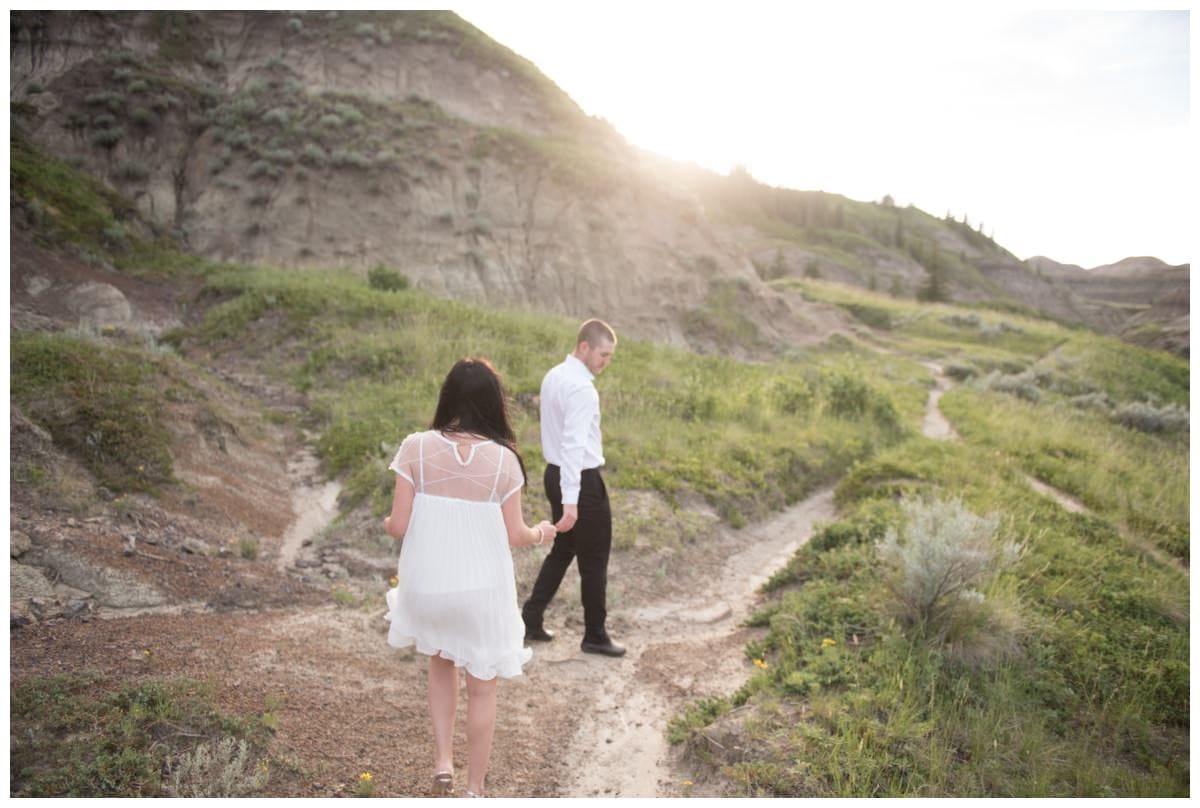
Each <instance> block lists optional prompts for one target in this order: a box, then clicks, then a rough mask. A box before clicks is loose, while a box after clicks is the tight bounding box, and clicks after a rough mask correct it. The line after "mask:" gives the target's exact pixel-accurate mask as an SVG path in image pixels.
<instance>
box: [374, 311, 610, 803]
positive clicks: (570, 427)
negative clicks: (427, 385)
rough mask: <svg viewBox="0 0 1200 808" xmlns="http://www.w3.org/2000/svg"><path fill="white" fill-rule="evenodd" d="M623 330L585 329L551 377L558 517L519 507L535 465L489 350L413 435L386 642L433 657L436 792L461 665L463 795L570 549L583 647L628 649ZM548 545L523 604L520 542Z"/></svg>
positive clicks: (475, 784)
mask: <svg viewBox="0 0 1200 808" xmlns="http://www.w3.org/2000/svg"><path fill="white" fill-rule="evenodd" d="M616 344H617V337H616V334H615V333H614V332H613V330H612V328H611V327H610V326H609V325H608V324H606V323H604V322H603V321H601V320H588V321H587V322H585V323H584V324H583V325H582V326H580V329H579V333H578V336H577V337H576V342H575V350H574V352H572V353H571V354H569V355H568V356H567V358H566V359H565V360H564V361H563V362H562V363H561V364H559V365H556V366H555V367H553V368H551V369H550V370H549V371H548V372H547V373H546V376H545V378H544V379H543V380H542V387H541V404H540V416H541V441H542V453H543V455H544V456H545V458H546V464H547V465H546V469H545V472H544V474H543V482H544V485H545V490H546V497H547V498H548V499H549V500H550V509H551V514H552V515H553V518H554V520H555V521H554V522H550V521H547V520H543V521H541V522H539V523H538V524H537V525H534V526H533V527H530V526H528V525H526V524H525V520H524V516H523V514H522V510H521V489H522V488H523V487H524V485H525V482H526V474H525V465H524V462H523V461H522V459H521V456H520V454H519V452H518V450H517V445H516V438H515V435H514V433H513V430H512V426H511V424H510V423H509V418H508V412H507V406H506V397H505V394H504V390H503V387H502V385H501V382H500V377H499V375H498V374H497V373H496V370H495V368H493V367H492V365H491V364H490V363H489V362H488V361H487V360H486V359H479V358H474V359H462V360H460V361H459V362H457V363H455V365H454V367H453V368H451V370H450V372H449V374H448V375H447V376H446V380H445V382H444V383H443V385H442V388H441V392H440V394H439V396H438V403H437V410H436V412H435V414H434V417H433V423H432V424H431V427H430V429H429V430H428V431H425V432H416V433H413V434H411V435H409V436H408V437H406V438H405V439H404V441H403V442H402V443H401V444H400V449H399V451H397V453H396V457H395V459H394V460H393V461H392V463H391V465H390V467H389V468H391V470H392V471H394V472H395V473H396V487H395V493H394V495H393V500H392V511H391V514H390V515H388V516H387V518H386V519H385V520H384V529H385V530H386V531H387V532H388V533H389V534H390V535H392V536H394V537H396V538H403V539H404V541H403V544H402V545H401V550H400V562H399V573H398V578H399V584H398V585H397V587H396V588H395V589H393V590H391V591H390V592H388V619H389V620H390V621H391V627H390V629H389V631H388V643H389V644H390V645H392V646H395V647H397V648H405V647H408V646H414V647H415V648H416V650H417V651H418V652H419V653H421V654H426V655H428V656H429V677H428V688H429V707H430V714H431V717H432V720H433V738H434V755H435V761H434V768H435V774H434V778H433V789H434V792H435V793H441V794H447V793H451V792H452V791H453V783H454V774H453V771H454V769H453V736H454V716H455V711H456V708H457V697H458V668H465V669H466V678H467V754H468V758H467V790H466V794H467V796H481V795H482V794H483V781H484V776H485V774H486V771H487V765H488V760H489V758H490V756H491V747H492V736H493V734H494V730H495V725H496V681H497V679H498V678H509V677H514V676H520V675H521V673H522V671H521V666H522V665H524V664H525V663H526V662H528V661H529V659H530V657H531V656H532V654H533V652H532V650H531V649H529V648H526V647H525V640H532V641H540V642H547V641H550V640H551V639H553V636H554V635H553V634H552V633H551V632H549V631H547V630H546V628H545V627H544V626H543V624H542V619H543V618H542V616H543V613H544V612H545V609H546V607H547V606H548V605H549V603H550V601H551V599H552V598H553V597H554V594H555V592H557V591H558V587H559V584H560V583H561V582H562V579H563V575H564V574H565V573H566V571H567V568H568V567H569V566H570V564H571V561H572V560H573V559H577V560H578V565H579V576H580V581H581V589H582V593H581V595H582V601H583V614H584V635H583V641H582V643H581V645H580V648H581V650H582V651H584V652H585V653H592V654H601V655H605V656H614V657H615V656H621V655H622V654H624V653H625V649H624V648H623V647H621V646H620V645H617V644H616V643H614V642H613V641H612V639H611V638H609V636H608V632H607V630H606V628H605V621H606V616H607V613H606V610H605V599H606V598H605V592H606V586H607V578H608V555H609V550H610V548H611V546H612V516H611V511H610V509H609V503H608V493H607V491H606V490H605V487H604V480H603V479H602V478H601V475H600V467H601V466H602V465H603V464H604V454H603V447H602V443H601V434H600V398H599V395H598V394H597V392H596V388H595V386H594V384H593V380H594V379H595V377H596V376H597V375H598V374H599V373H600V372H602V371H603V370H604V368H606V367H607V366H608V364H609V363H610V362H611V361H612V357H613V352H614V351H615V350H616ZM531 545H550V552H549V553H548V554H547V556H546V558H545V560H544V561H543V563H542V568H541V570H540V572H539V573H538V576H537V580H536V581H535V583H534V585H533V589H532V591H531V592H530V595H529V597H528V599H527V600H526V601H525V605H524V607H523V608H522V609H520V610H518V608H517V592H516V582H515V580H514V577H513V564H512V555H511V552H510V549H509V548H510V547H528V546H531Z"/></svg>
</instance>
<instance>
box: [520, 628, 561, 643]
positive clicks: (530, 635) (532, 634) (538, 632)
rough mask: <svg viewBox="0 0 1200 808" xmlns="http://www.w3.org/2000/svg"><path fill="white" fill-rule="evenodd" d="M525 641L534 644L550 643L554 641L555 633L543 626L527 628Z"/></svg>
mask: <svg viewBox="0 0 1200 808" xmlns="http://www.w3.org/2000/svg"><path fill="white" fill-rule="evenodd" d="M525 639H527V640H533V641H534V642H550V641H551V640H553V639H554V632H553V631H546V629H544V628H542V627H541V626H536V627H530V626H526V627H525Z"/></svg>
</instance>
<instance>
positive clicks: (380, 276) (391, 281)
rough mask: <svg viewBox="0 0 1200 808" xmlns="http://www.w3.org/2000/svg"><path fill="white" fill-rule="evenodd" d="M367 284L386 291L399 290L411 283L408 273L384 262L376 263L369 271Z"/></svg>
mask: <svg viewBox="0 0 1200 808" xmlns="http://www.w3.org/2000/svg"><path fill="white" fill-rule="evenodd" d="M367 284H368V285H369V286H370V287H371V288H372V289H379V290H381V291H384V292H399V291H400V290H402V289H407V288H408V287H409V286H410V285H411V283H410V281H409V279H408V276H407V275H405V274H404V273H402V272H399V271H397V270H394V269H389V268H388V267H386V266H384V265H383V264H376V265H375V266H373V267H371V268H370V269H369V270H368V271H367Z"/></svg>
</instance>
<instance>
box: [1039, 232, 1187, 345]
mask: <svg viewBox="0 0 1200 808" xmlns="http://www.w3.org/2000/svg"><path fill="white" fill-rule="evenodd" d="M1027 263H1028V264H1029V265H1030V266H1031V267H1033V269H1034V270H1035V271H1037V272H1040V273H1041V274H1043V275H1044V276H1045V277H1047V278H1050V279H1052V280H1053V281H1054V282H1055V283H1057V284H1060V285H1062V286H1066V287H1067V288H1069V289H1070V290H1071V291H1072V292H1073V293H1074V294H1075V295H1076V296H1077V297H1078V298H1079V299H1080V300H1082V301H1084V303H1085V304H1086V305H1088V306H1090V307H1092V309H1093V311H1094V312H1095V314H1094V315H1093V317H1094V319H1095V320H1096V321H1100V320H1101V319H1102V318H1107V322H1108V323H1109V325H1108V327H1107V328H1105V329H1104V330H1108V331H1110V332H1112V333H1116V334H1120V335H1121V336H1122V337H1125V338H1126V339H1128V340H1130V341H1131V342H1137V343H1139V344H1142V345H1145V346H1147V347H1154V348H1163V349H1166V350H1169V351H1172V352H1174V353H1176V354H1179V355H1180V356H1187V355H1188V340H1189V335H1190V325H1189V318H1190V303H1189V293H1190V287H1191V284H1190V275H1191V268H1190V266H1189V265H1188V264H1180V265H1178V266H1170V265H1168V264H1166V263H1164V262H1163V261H1161V260H1159V259H1157V258H1150V257H1139V258H1126V259H1124V260H1123V261H1118V262H1117V263H1115V264H1105V265H1104V266H1099V267H1094V268H1092V269H1083V268H1081V267H1078V266H1075V265H1073V264H1060V263H1058V262H1056V261H1052V260H1051V259H1049V258H1045V257H1043V256H1037V257H1034V258H1030V259H1029V260H1028V261H1027Z"/></svg>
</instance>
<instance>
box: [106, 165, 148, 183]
mask: <svg viewBox="0 0 1200 808" xmlns="http://www.w3.org/2000/svg"><path fill="white" fill-rule="evenodd" d="M113 175H114V176H115V177H116V178H117V179H119V180H125V181H126V182H143V181H144V180H146V179H147V178H149V176H150V170H149V169H148V168H146V166H144V165H143V164H141V163H137V162H134V161H133V160H122V161H121V162H120V163H118V164H117V168H116V170H115V171H113Z"/></svg>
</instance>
